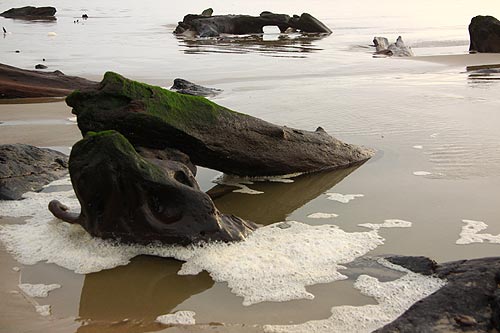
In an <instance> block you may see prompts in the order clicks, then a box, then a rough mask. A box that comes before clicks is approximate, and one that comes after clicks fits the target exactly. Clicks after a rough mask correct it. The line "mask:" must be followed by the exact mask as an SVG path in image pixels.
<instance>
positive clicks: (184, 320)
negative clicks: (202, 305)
mask: <svg viewBox="0 0 500 333" xmlns="http://www.w3.org/2000/svg"><path fill="white" fill-rule="evenodd" d="M195 315H196V313H195V312H193V311H177V312H175V313H170V314H166V315H162V316H158V317H157V318H156V321H157V322H160V323H162V324H164V325H194V324H196V320H195V319H194V316H195Z"/></svg>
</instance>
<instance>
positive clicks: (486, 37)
mask: <svg viewBox="0 0 500 333" xmlns="http://www.w3.org/2000/svg"><path fill="white" fill-rule="evenodd" d="M469 35H470V46H469V51H471V52H474V51H475V52H485V53H487V52H489V53H499V52H500V21H498V20H497V19H496V18H494V17H493V16H480V15H479V16H476V17H474V18H472V20H471V22H470V24H469Z"/></svg>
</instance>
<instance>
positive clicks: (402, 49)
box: [373, 36, 413, 57]
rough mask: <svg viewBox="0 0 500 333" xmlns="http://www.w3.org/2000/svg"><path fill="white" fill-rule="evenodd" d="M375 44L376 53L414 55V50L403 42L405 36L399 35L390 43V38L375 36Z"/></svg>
mask: <svg viewBox="0 0 500 333" xmlns="http://www.w3.org/2000/svg"><path fill="white" fill-rule="evenodd" d="M373 44H374V45H375V50H376V51H375V54H376V55H386V56H394V57H412V56H413V51H412V50H411V48H410V47H409V46H406V44H405V43H404V42H403V38H401V36H399V37H398V38H397V39H396V42H395V43H392V44H389V40H388V39H387V38H385V37H374V38H373Z"/></svg>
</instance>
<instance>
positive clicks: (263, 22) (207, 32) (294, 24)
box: [174, 10, 332, 37]
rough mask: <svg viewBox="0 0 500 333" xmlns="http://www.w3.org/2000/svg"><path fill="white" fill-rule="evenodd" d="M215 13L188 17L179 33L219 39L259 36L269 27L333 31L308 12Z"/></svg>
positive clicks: (178, 28) (182, 23)
mask: <svg viewBox="0 0 500 333" xmlns="http://www.w3.org/2000/svg"><path fill="white" fill-rule="evenodd" d="M212 13H213V10H212V11H211V12H210V15H208V12H206V11H203V13H202V15H196V14H188V15H186V16H184V19H183V20H182V22H179V24H178V26H177V28H176V29H175V31H174V33H175V34H184V33H186V32H193V33H194V34H196V35H198V36H200V37H217V36H219V35H220V34H233V35H245V34H259V33H263V32H264V31H263V30H262V28H263V27H265V26H277V27H278V28H279V29H280V31H281V32H286V31H287V29H289V28H293V29H296V30H300V31H301V32H305V33H326V34H330V33H332V31H331V30H330V29H329V28H328V27H327V26H326V25H324V24H323V23H322V22H320V21H319V20H318V19H316V18H315V17H313V16H312V15H310V14H308V13H303V14H302V15H301V16H298V15H293V16H292V17H290V16H289V15H286V14H275V13H271V12H262V13H261V14H260V16H250V15H215V16H212Z"/></svg>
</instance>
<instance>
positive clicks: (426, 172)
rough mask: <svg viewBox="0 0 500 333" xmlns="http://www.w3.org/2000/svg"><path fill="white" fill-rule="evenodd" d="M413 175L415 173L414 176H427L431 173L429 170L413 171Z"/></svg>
mask: <svg viewBox="0 0 500 333" xmlns="http://www.w3.org/2000/svg"><path fill="white" fill-rule="evenodd" d="M413 175H415V176H429V175H432V173H431V172H429V171H414V172H413Z"/></svg>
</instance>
